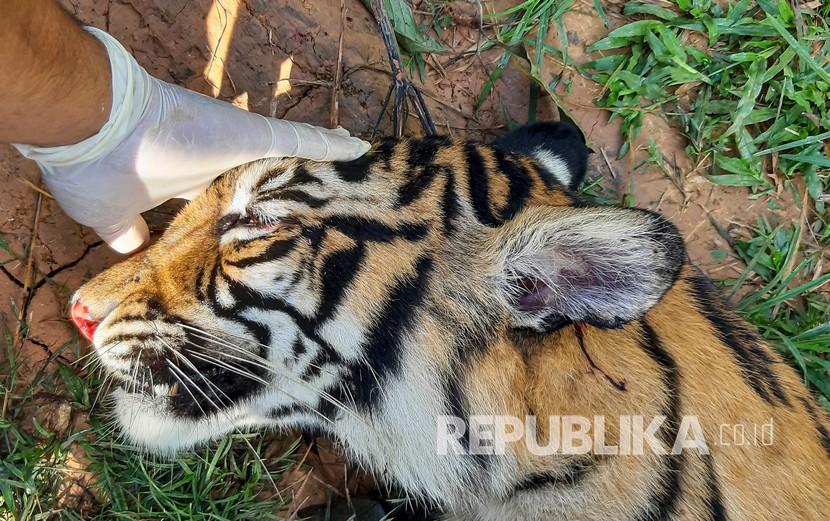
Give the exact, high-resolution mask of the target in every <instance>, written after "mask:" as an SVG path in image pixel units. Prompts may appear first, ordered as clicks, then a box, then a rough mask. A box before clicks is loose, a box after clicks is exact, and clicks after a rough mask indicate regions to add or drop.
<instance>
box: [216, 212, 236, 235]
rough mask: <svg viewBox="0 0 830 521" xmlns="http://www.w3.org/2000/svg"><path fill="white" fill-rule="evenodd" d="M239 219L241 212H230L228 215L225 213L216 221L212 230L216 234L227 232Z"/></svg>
mask: <svg viewBox="0 0 830 521" xmlns="http://www.w3.org/2000/svg"><path fill="white" fill-rule="evenodd" d="M241 219H242V214H239V213H230V214H228V215H225V216H224V217H222V218H221V219H219V220H218V221H216V225H215V226H214V231H215V232H216V234H217V235H222V234H224V233H225V232H228V231H229V230H231V229H233V228H234V227H235V226H237V225H238V224H239V222H240V220H241Z"/></svg>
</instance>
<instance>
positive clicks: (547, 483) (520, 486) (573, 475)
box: [508, 457, 598, 499]
mask: <svg viewBox="0 0 830 521" xmlns="http://www.w3.org/2000/svg"><path fill="white" fill-rule="evenodd" d="M597 463H598V460H597V459H596V458H595V457H584V458H578V459H574V460H573V461H570V462H568V464H567V465H565V468H563V469H562V470H560V471H558V472H536V473H534V474H530V475H528V476H525V477H524V478H522V480H521V481H519V482H518V483H517V484H516V485H515V486H514V487H513V489H512V490H511V491H510V493H509V494H508V499H509V498H512V497H513V496H515V495H516V494H518V493H520V492H530V491H534V490H539V489H543V488H549V487H562V486H568V487H572V486H574V485H576V484H577V483H579V482H580V481H581V480H582V479H583V478H584V477H585V475H586V474H588V473H589V472H590V471H591V470H592V469H594V468H595V467H596V465H597Z"/></svg>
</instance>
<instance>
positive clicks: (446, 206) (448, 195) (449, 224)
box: [441, 168, 461, 236]
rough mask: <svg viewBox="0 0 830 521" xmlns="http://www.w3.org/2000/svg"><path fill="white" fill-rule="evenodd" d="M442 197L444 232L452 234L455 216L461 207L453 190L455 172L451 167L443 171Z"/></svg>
mask: <svg viewBox="0 0 830 521" xmlns="http://www.w3.org/2000/svg"><path fill="white" fill-rule="evenodd" d="M444 178H445V179H446V181H445V182H444V197H443V198H442V200H441V212H442V214H443V216H444V219H443V221H444V234H445V235H448V236H449V235H452V233H453V232H455V218H456V217H457V216H458V214H459V212H460V210H461V208H460V205H459V203H458V194H457V193H456V192H455V174H453V172H452V170H451V169H449V168H448V169H446V170H445V172H444Z"/></svg>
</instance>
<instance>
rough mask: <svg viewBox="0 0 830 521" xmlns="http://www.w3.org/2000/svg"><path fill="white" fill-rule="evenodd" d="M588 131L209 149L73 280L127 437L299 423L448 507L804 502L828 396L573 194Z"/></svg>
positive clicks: (764, 506)
mask: <svg viewBox="0 0 830 521" xmlns="http://www.w3.org/2000/svg"><path fill="white" fill-rule="evenodd" d="M589 153H590V150H589V148H588V146H587V145H586V143H585V140H584V138H583V135H582V133H581V132H580V130H579V129H578V128H577V127H576V126H575V125H573V124H570V123H567V122H537V123H533V124H530V125H525V126H522V127H519V128H516V129H514V130H512V131H510V132H508V133H506V134H504V135H502V136H501V137H499V138H497V139H496V140H495V141H494V142H493V143H492V144H482V143H475V142H469V141H464V140H459V139H455V138H451V137H446V136H436V137H426V138H421V139H414V138H406V139H400V140H383V141H380V142H377V143H375V145H374V146H373V148H372V149H371V150H370V152H369V153H367V154H366V155H365V156H363V157H361V158H359V159H357V160H354V161H351V162H315V161H310V160H300V159H292V158H280V159H264V160H259V161H256V162H253V163H249V164H247V165H243V166H241V167H238V168H235V169H233V170H231V171H228V172H226V173H225V174H224V175H222V176H221V177H219V178H217V179H216V180H215V181H214V182H213V183H212V184H211V185H210V186H209V187H208V188H207V189H206V191H205V192H204V193H203V194H201V195H199V196H198V197H197V198H195V199H194V200H193V201H192V202H190V203H189V204H187V205H186V206H185V207H184V208H183V209H182V210H181V212H180V213H179V214H178V215H177V216H176V217H175V218H174V220H173V221H172V223H171V224H170V225H169V227H168V229H167V230H166V231H165V232H164V233H163V235H162V236H161V237H160V238H159V239H158V241H157V242H155V243H154V244H152V245H151V246H150V247H149V248H147V249H146V250H145V251H143V252H141V253H138V254H137V255H135V256H133V257H131V258H129V259H127V260H124V261H123V262H120V263H119V264H116V265H114V266H112V267H110V268H109V269H107V270H105V271H104V272H102V273H100V274H98V275H97V276H95V277H94V278H92V279H91V280H89V281H88V282H87V283H85V284H84V285H83V286H82V287H81V288H80V289H78V290H77V292H76V293H75V294H74V296H73V297H72V298H71V302H70V307H71V311H70V313H71V316H72V319H73V320H74V322H75V323H76V324H77V326H78V328H79V329H80V330H81V332H82V333H83V335H84V336H85V337H86V338H88V339H89V340H90V342H91V343H92V345H93V348H94V351H95V352H96V356H97V357H98V359H99V360H100V361H101V363H102V365H103V366H104V367H105V368H106V369H107V371H108V372H109V373H110V375H111V376H112V377H113V378H114V379H115V380H116V381H117V382H118V386H117V389H116V390H114V391H113V393H112V398H113V401H114V406H113V414H114V416H115V418H116V420H117V423H118V425H119V427H120V429H121V430H122V432H123V435H124V436H125V437H126V439H127V440H129V441H130V442H131V443H132V444H133V445H134V446H137V447H141V448H142V449H144V450H147V451H150V452H153V453H156V454H161V455H173V454H176V453H178V452H181V451H188V450H191V449H193V448H194V447H196V446H198V445H201V444H205V443H207V442H209V441H211V440H215V439H216V438H219V437H221V436H223V435H225V434H227V433H230V432H233V431H236V430H251V429H277V430H283V429H299V430H301V431H307V432H314V433H322V434H323V435H325V436H326V437H328V438H330V439H332V440H333V441H334V442H336V444H337V446H338V447H340V448H341V449H342V451H343V453H344V455H345V456H346V457H347V458H348V459H349V460H351V461H353V462H354V463H355V464H357V465H360V466H361V467H363V468H365V469H368V471H370V472H371V473H372V474H374V475H376V476H378V477H380V478H381V479H382V480H383V482H385V483H388V484H391V486H395V487H397V490H402V491H403V493H404V494H405V495H406V497H408V498H410V499H413V498H415V499H417V500H418V501H423V503H424V504H427V505H430V506H431V507H432V508H434V509H435V511H436V512H437V516H439V518H440V519H445V520H456V521H462V520H483V521H490V520H492V521H496V520H498V521H511V520H596V519H613V520H632V521H640V520H642V521H646V520H677V521H686V520H688V521H692V520H694V521H699V520H711V521H724V520H730V521H739V520H746V521H749V520H752V521H757V520H784V519H786V520H792V519H799V520H812V519H816V520H817V519H824V518H825V516H826V515H828V513H830V495H828V494H827V490H826V487H827V484H828V483H830V421H829V420H828V414H827V413H826V411H825V410H824V409H823V407H821V406H820V405H819V404H818V403H817V401H816V400H815V399H814V398H813V397H812V396H811V393H810V392H809V390H808V389H807V387H806V386H805V385H804V383H803V382H802V379H801V378H800V377H799V375H798V373H797V372H796V370H795V369H794V368H793V367H791V366H790V365H788V364H787V363H786V361H785V360H784V359H783V358H782V357H781V356H780V355H779V354H778V353H777V352H776V351H775V350H774V349H773V348H771V347H770V346H769V345H768V344H766V343H765V342H764V341H762V340H761V339H760V337H759V336H758V334H757V333H756V331H755V330H754V329H753V327H752V326H750V325H749V324H748V323H747V322H746V321H745V320H744V319H743V318H742V317H741V316H740V315H739V314H738V313H737V312H736V311H735V310H734V309H733V308H732V307H730V305H729V304H728V303H727V302H726V300H725V299H724V298H722V297H721V295H720V293H719V291H718V290H717V289H716V287H715V286H714V285H713V284H712V283H711V282H710V281H709V279H707V278H706V277H705V276H704V275H703V274H702V273H701V272H700V271H699V270H698V269H697V268H696V267H695V266H694V265H693V264H692V263H691V261H690V260H689V258H688V256H687V254H686V252H685V247H684V242H683V239H682V238H681V235H680V232H679V231H678V229H677V228H676V227H675V226H674V225H673V224H672V223H671V222H670V221H669V220H668V219H667V218H665V217H663V216H661V215H660V214H658V213H655V212H652V211H648V210H644V209H637V208H629V207H622V206H605V205H597V204H591V202H590V201H586V200H585V199H584V198H582V197H581V196H579V195H578V193H579V192H578V187H579V186H580V184H581V183H582V181H583V178H584V177H585V173H586V169H587V167H586V165H587V163H588V158H589ZM556 418H559V419H560V420H561V421H559V422H556V421H553V419H556ZM567 418H572V419H573V418H582V419H587V420H588V421H589V422H590V424H589V425H587V426H585V425H583V424H584V422H583V421H582V420H581V419H580V420H578V421H577V420H573V421H571V422H570V430H569V429H568V428H566V427H567V424H568V422H565V421H564V420H565V419H567ZM637 418H639V419H640V420H637ZM600 420H601V421H602V430H603V432H604V440H605V441H602V440H600V441H601V443H599V442H594V443H590V444H589V445H590V447H589V448H588V450H584V449H583V448H581V447H577V445H579V444H577V443H571V447H570V449H571V450H564V445H565V443H564V442H565V441H567V439H570V440H571V442H573V439H571V438H572V436H571V435H572V434H574V433H578V431H580V429H581V430H582V431H583V434H584V432H591V433H594V434H596V433H597V431H598V430H600ZM656 420H661V422H660V423H658V424H657V427H655V428H651V426H652V424H653V422H654V421H656ZM638 421H640V422H641V423H643V425H644V428H643V429H642V431H643V432H641V433H640V434H642V437H644V438H645V439H646V441H648V442H649V443H646V444H645V445H646V448H645V449H644V450H642V451H640V452H637V451H634V450H627V451H626V450H623V448H622V447H623V445H624V443H623V441H625V439H626V437H628V438H630V437H631V436H633V435H634V434H637V433H638V432H639V431H637V432H635V431H636V429H634V428H633V427H630V426H631V425H636V424H638V423H637V422H638ZM574 425H576V426H578V427H579V428H575V427H574ZM508 426H509V427H510V429H508V428H507V427H508ZM523 426H524V427H527V428H525V429H524V435H523V436H521V437H520V436H516V435H515V434H516V431H518V430H519V429H520V427H523ZM759 426H760V428H761V436H760V438H764V437H765V436H766V437H767V438H771V439H760V440H759V439H748V438H749V436H748V435H747V434H746V433H747V432H749V431H750V430H751V429H752V428H755V429H756V430H757V428H758V427H759ZM530 427H533V429H531V428H530ZM739 427H740V430H741V431H742V432H743V434H742V435H741V436H738V435H737V434H736V432H737V430H739V429H738V428H739ZM765 429H766V430H765ZM531 430H533V436H532V439H533V440H534V441H533V443H530V442H529V440H530V439H531V435H530V431H531ZM756 434H757V433H756ZM637 435H639V434H637ZM568 436H571V437H570V438H569V437H568ZM739 438H740V439H739ZM744 438H747V439H744ZM756 438H757V436H756ZM557 440H561V441H562V447H559V448H557V446H556V444H555V443H554V442H556V441H557ZM579 440H582V441H585V440H584V436H583V437H582V438H577V441H579ZM655 440H656V443H655ZM615 441H616V442H617V443H616V444H615V443H613V442H615ZM629 441H630V440H629ZM629 444H630V443H629ZM678 444H679V445H680V448H681V450H675V449H677V446H678ZM597 445H599V448H598V447H597ZM442 446H443V448H442ZM649 446H650V447H651V448H648V447H649ZM551 447H553V448H552V449H551ZM614 447H617V448H618V449H619V450H616V451H614V450H612V449H613V448H614ZM496 449H498V450H496ZM540 449H545V450H540ZM577 449H578V450H577Z"/></svg>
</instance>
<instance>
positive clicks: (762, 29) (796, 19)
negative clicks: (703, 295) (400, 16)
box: [478, 0, 830, 409]
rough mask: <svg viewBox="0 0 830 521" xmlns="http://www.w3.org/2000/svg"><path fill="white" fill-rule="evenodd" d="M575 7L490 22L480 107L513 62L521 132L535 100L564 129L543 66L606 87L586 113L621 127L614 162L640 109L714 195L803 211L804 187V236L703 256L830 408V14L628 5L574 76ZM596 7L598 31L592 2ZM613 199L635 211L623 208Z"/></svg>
mask: <svg viewBox="0 0 830 521" xmlns="http://www.w3.org/2000/svg"><path fill="white" fill-rule="evenodd" d="M572 4H573V2H571V1H570V0H526V1H524V2H522V3H520V4H517V5H516V6H515V7H513V8H510V9H508V10H507V11H504V12H501V13H495V14H491V15H490V18H491V19H494V20H499V21H501V25H500V26H499V27H498V28H496V29H495V30H494V32H493V34H492V35H491V36H490V38H489V39H488V40H487V41H486V42H485V43H484V44H483V45H482V48H485V49H487V48H493V47H502V48H503V49H504V51H503V54H502V55H501V58H500V60H499V61H498V62H497V63H496V67H495V68H494V69H493V71H491V73H490V78H489V81H488V82H487V83H486V84H485V86H484V89H483V90H482V93H481V95H480V97H479V100H478V103H479V104H481V103H482V102H483V101H484V100H485V99H486V97H487V96H489V95H490V94H491V92H492V90H493V88H494V87H495V83H496V81H497V80H498V78H499V76H500V75H501V74H502V72H503V71H504V69H505V68H506V67H507V66H508V65H509V64H510V62H511V61H512V60H517V59H518V60H523V61H525V62H526V65H525V67H527V66H528V65H529V69H530V71H531V73H530V75H531V78H532V79H533V80H534V82H533V85H532V87H531V90H530V93H529V104H528V105H529V114H528V118H527V120H528V121H533V119H534V117H535V110H536V104H537V101H536V97H537V96H539V95H540V94H547V95H549V96H550V97H551V99H552V101H553V102H554V103H556V104H557V105H559V106H560V112H561V113H563V115H565V116H568V114H567V112H566V111H565V110H564V109H563V107H562V106H561V105H562V101H561V98H562V97H563V96H567V94H568V93H569V88H570V86H569V85H568V84H567V83H564V81H563V80H562V78H560V77H553V78H545V77H542V76H541V63H542V61H543V60H544V59H545V58H546V56H547V55H551V56H553V57H555V58H556V59H557V60H558V61H559V62H560V63H563V64H566V65H570V66H572V67H574V68H576V69H577V70H578V71H579V72H580V73H581V74H583V75H584V76H586V77H588V78H590V79H593V80H594V81H596V82H597V83H599V84H600V85H602V86H603V87H604V89H603V92H604V96H603V98H601V99H598V100H595V103H596V104H597V105H598V106H599V107H603V108H605V109H607V110H608V111H609V112H610V113H611V118H612V119H619V120H621V131H622V134H623V137H624V138H625V139H624V145H623V146H622V147H621V149H620V150H619V151H618V157H624V156H626V155H627V154H629V153H631V145H632V143H633V140H634V138H635V137H637V135H638V133H639V131H640V128H641V127H642V124H643V117H644V114H645V113H646V110H643V109H647V110H648V112H650V113H652V114H658V115H662V116H663V117H664V118H666V119H667V120H669V121H670V122H672V123H673V124H674V125H676V126H677V127H678V128H679V129H681V130H682V131H683V133H684V134H685V136H686V137H687V138H688V146H687V152H688V154H689V155H690V157H692V158H693V159H694V160H695V162H696V163H698V164H704V165H708V172H707V177H708V179H709V180H710V181H711V182H712V183H715V184H718V185H723V186H733V187H745V188H747V189H748V193H747V197H748V198H750V199H759V198H761V199H763V198H766V197H767V196H770V195H772V194H774V193H776V192H778V191H779V190H782V189H784V190H792V191H793V192H794V193H795V194H796V196H795V197H794V199H795V200H796V201H801V199H802V198H801V197H799V196H798V189H797V188H796V187H797V186H798V185H797V184H796V183H795V181H800V182H802V183H803V185H804V186H805V187H806V190H807V193H808V194H809V196H810V201H808V202H807V203H808V205H809V206H810V208H809V211H808V212H806V216H807V218H805V219H804V220H805V222H804V223H801V224H799V223H796V224H792V223H784V224H780V225H778V226H772V225H771V224H770V223H768V222H765V221H761V222H759V223H758V224H757V226H756V227H755V228H754V230H753V231H752V233H753V237H752V239H750V240H739V239H735V238H732V237H730V236H729V235H728V233H727V232H725V231H723V233H722V235H724V237H725V238H726V239H727V242H728V243H729V244H730V251H729V252H724V251H715V252H713V256H714V257H716V258H718V259H720V260H726V259H727V258H728V257H730V256H731V257H734V258H737V259H740V260H741V261H743V263H744V265H745V270H744V272H743V274H742V275H741V276H740V277H738V279H736V280H724V281H720V283H721V284H722V285H723V286H725V287H726V288H727V291H728V292H729V294H730V295H731V296H732V297H735V296H736V295H745V296H743V298H741V299H736V301H735V304H736V305H737V307H738V308H739V309H741V311H743V313H744V314H745V315H746V317H747V318H748V319H749V320H750V321H751V322H752V323H753V324H755V325H756V326H757V327H758V329H759V330H760V332H761V334H762V335H763V336H764V337H765V338H766V339H767V340H769V341H770V342H771V343H772V344H773V345H775V346H776V347H777V348H778V349H779V350H780V351H781V352H782V353H783V354H784V355H785V356H787V357H788V358H789V359H790V360H791V361H792V363H793V364H794V365H795V366H796V367H798V368H799V369H800V370H801V372H802V374H803V375H804V379H805V382H807V383H808V384H809V385H810V386H811V387H812V388H813V389H814V390H816V391H817V395H818V397H819V400H820V401H821V403H822V404H823V405H824V406H825V407H826V408H828V409H830V374H829V371H830V357H829V356H828V352H830V347H828V346H830V301H828V290H827V283H828V279H830V273H828V265H827V263H826V262H824V264H822V262H823V261H822V256H825V255H826V251H827V250H828V247H829V246H830V224H829V222H828V215H827V209H826V202H827V200H828V196H827V194H828V192H830V158H828V154H830V102H828V97H829V96H830V58H828V57H830V28H828V23H827V21H826V20H828V19H830V4H828V3H826V2H824V3H823V5H822V6H820V7H819V8H818V9H816V10H814V11H812V10H808V9H802V10H799V11H798V12H794V11H793V10H792V8H791V7H790V6H791V3H790V2H787V1H777V0H776V1H774V0H762V1H759V2H756V1H749V0H739V1H734V2H730V5H729V6H728V7H726V8H721V7H720V6H719V5H718V4H717V3H715V2H713V1H711V0H674V1H672V2H669V1H666V2H661V3H660V5H657V4H656V3H640V2H629V3H627V4H626V5H625V8H624V14H626V15H628V16H629V17H630V22H629V23H626V24H625V25H622V26H620V27H617V28H614V29H613V30H611V31H610V32H609V34H608V35H607V36H606V37H605V38H602V39H601V40H599V41H597V42H595V43H593V45H591V46H590V47H589V50H591V51H593V52H594V56H595V59H593V60H592V61H590V62H588V63H584V64H579V63H571V62H570V60H569V53H568V47H569V42H568V41H567V36H566V34H567V31H566V30H564V29H567V28H566V27H564V22H563V18H562V16H563V14H564V13H565V12H566V11H567V9H568V8H570V7H571V5H572ZM594 8H595V10H596V12H597V16H598V17H599V18H600V19H601V20H602V22H603V24H604V25H605V26H606V27H608V25H609V20H608V18H607V15H606V13H605V10H604V8H603V6H602V3H601V2H599V1H595V2H594ZM550 24H555V25H556V27H557V33H558V34H559V42H558V47H556V46H554V45H551V44H549V43H545V41H546V40H545V37H546V31H547V29H548V26H549V25H550ZM684 98H685V99H684ZM647 152H648V157H647V158H646V159H645V160H644V161H642V162H641V163H640V164H638V165H637V166H635V168H634V171H635V172H636V171H638V170H640V169H642V168H647V167H655V168H659V169H661V170H662V171H663V172H665V173H666V174H667V175H670V174H671V173H670V172H668V166H667V164H666V162H665V161H664V160H663V158H662V154H661V153H660V150H659V149H658V148H656V147H655V146H654V145H653V144H651V145H650V146H649V147H648V150H647ZM632 180H633V177H632ZM582 191H583V194H584V195H586V196H588V197H591V198H593V199H594V200H595V201H597V202H601V203H608V202H612V201H614V200H617V201H618V200H619V197H616V194H613V195H609V194H608V191H607V189H606V188H605V187H603V186H602V182H601V180H594V181H591V182H589V183H588V184H587V185H586V186H584V187H583V189H582ZM627 195H628V196H631V194H627ZM622 200H623V204H633V201H632V200H631V198H630V197H623V199H622ZM774 204H777V203H775V201H773V200H772V199H769V200H768V205H770V206H773V205H774Z"/></svg>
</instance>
